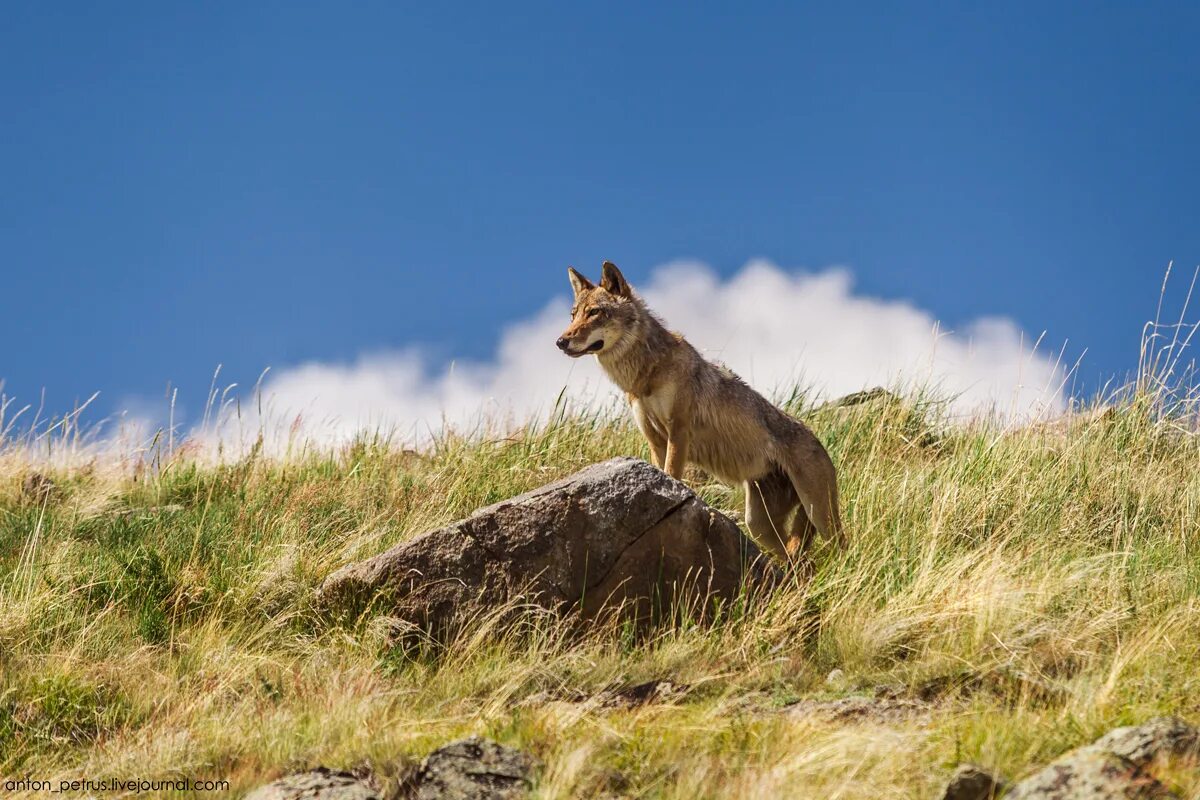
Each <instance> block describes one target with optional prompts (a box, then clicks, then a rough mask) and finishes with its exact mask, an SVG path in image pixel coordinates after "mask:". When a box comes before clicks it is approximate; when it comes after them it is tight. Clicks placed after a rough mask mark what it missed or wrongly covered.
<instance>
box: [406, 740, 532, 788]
mask: <svg viewBox="0 0 1200 800" xmlns="http://www.w3.org/2000/svg"><path fill="white" fill-rule="evenodd" d="M533 767H534V762H533V759H532V758H530V757H529V756H528V755H526V754H525V753H522V752H521V751H520V750H514V749H512V748H511V747H505V746H504V745H501V744H497V743H496V742H493V741H489V740H487V739H481V738H480V737H478V736H472V737H470V738H469V739H462V740H461V741H457V742H451V743H450V744H448V745H446V746H445V747H441V748H439V749H437V750H434V751H433V752H432V753H430V754H429V756H428V757H427V758H426V759H425V761H424V763H422V764H421V767H420V769H419V770H417V772H416V774H415V776H414V777H413V778H412V780H411V783H410V785H409V787H408V788H409V791H408V793H407V796H408V797H412V798H415V800H516V799H517V798H522V797H525V796H526V795H527V794H528V793H529V789H530V787H531V785H532V774H533Z"/></svg>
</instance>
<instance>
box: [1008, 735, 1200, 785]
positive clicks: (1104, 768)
mask: <svg viewBox="0 0 1200 800" xmlns="http://www.w3.org/2000/svg"><path fill="white" fill-rule="evenodd" d="M1197 739H1198V736H1197V730H1196V728H1194V727H1193V726H1191V725H1189V724H1188V723H1186V722H1184V721H1183V720H1181V719H1179V718H1177V717H1157V718H1155V719H1152V720H1149V721H1148V722H1145V723H1143V724H1141V725H1133V726H1130V727H1126V728H1116V729H1114V730H1112V731H1109V732H1108V733H1107V734H1105V735H1104V736H1101V737H1100V738H1099V739H1097V740H1096V741H1095V742H1093V743H1092V744H1090V745H1087V746H1085V747H1080V748H1077V749H1075V750H1072V751H1071V752H1069V753H1067V754H1066V755H1064V756H1062V757H1061V758H1059V759H1057V760H1056V761H1054V762H1053V763H1051V764H1050V765H1049V766H1047V767H1045V768H1044V769H1042V770H1040V771H1039V772H1037V773H1035V774H1034V775H1032V776H1030V777H1028V778H1026V779H1025V780H1023V781H1021V782H1019V783H1018V784H1017V785H1016V786H1014V787H1013V789H1012V792H1010V793H1009V794H1007V795H1005V800H1084V798H1087V799H1088V800H1092V799H1093V798H1095V800H1110V799H1111V800H1118V798H1119V799H1120V800H1133V798H1138V799H1139V800H1141V799H1144V798H1173V797H1175V795H1174V794H1173V793H1172V792H1171V791H1170V790H1168V789H1167V787H1165V786H1164V785H1163V784H1161V783H1160V782H1159V781H1158V780H1157V779H1156V778H1155V777H1154V776H1153V775H1152V774H1150V772H1148V771H1147V769H1146V767H1147V766H1149V765H1150V764H1151V763H1152V762H1153V761H1154V759H1155V758H1157V757H1158V756H1160V755H1175V756H1180V755H1186V754H1189V753H1191V754H1195V753H1196V747H1197Z"/></svg>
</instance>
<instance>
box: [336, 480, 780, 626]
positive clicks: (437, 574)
mask: <svg viewBox="0 0 1200 800" xmlns="http://www.w3.org/2000/svg"><path fill="white" fill-rule="evenodd" d="M771 569H772V568H771V567H770V565H769V564H768V563H767V561H766V558H765V557H763V556H762V554H761V553H760V551H759V550H758V548H757V547H756V546H755V545H754V544H753V543H752V542H751V541H750V540H749V539H747V538H746V537H745V536H744V535H742V533H741V531H740V530H738V527H737V525H735V524H734V523H733V522H732V521H731V520H730V519H728V518H727V517H725V516H723V515H721V514H720V513H718V512H716V511H714V510H713V509H711V508H709V507H708V506H707V505H706V504H705V503H704V502H703V501H701V500H700V499H699V498H697V497H696V495H695V494H694V493H693V492H692V490H691V489H689V488H688V487H687V486H686V485H684V484H683V483H680V482H679V481H677V480H675V479H673V478H671V477H669V476H668V475H666V473H664V472H662V471H661V470H659V469H657V468H655V467H653V466H651V465H650V464H647V463H646V462H645V461H641V460H638V459H633V458H615V459H612V460H610V461H605V462H603V463H600V464H595V465H593V466H590V467H588V468H586V469H584V470H581V471H580V472H577V473H575V474H574V475H572V476H570V477H568V478H565V479H563V480H560V481H557V482H555V483H551V484H548V485H546V486H543V487H541V488H540V489H535V490H534V491H532V492H528V493H526V494H523V495H520V496H518V497H514V498H511V499H509V500H505V501H503V502H500V503H497V504H495V505H491V506H488V507H486V508H482V509H480V510H479V511H476V512H475V513H474V514H472V515H471V516H470V517H468V518H467V519H464V520H460V521H458V522H455V523H452V524H451V525H448V526H446V527H445V528H441V529H439V530H435V531H431V532H429V533H425V534H423V535H421V536H418V537H417V538H415V539H413V540H411V541H408V542H404V543H402V544H400V545H397V546H396V547H393V548H392V549H390V550H388V551H386V552H384V553H382V554H380V555H377V556H375V557H373V558H369V559H367V560H366V561H361V562H358V563H355V564H350V565H348V566H346V567H343V568H341V569H339V570H338V571H337V572H335V573H333V574H332V575H330V576H329V577H328V578H327V579H326V580H325V582H324V584H323V585H322V586H321V588H320V589H319V590H318V593H317V603H318V606H319V607H321V608H323V609H324V610H326V611H328V612H332V613H335V614H341V615H358V614H361V613H363V612H364V611H366V610H368V609H373V610H379V611H382V612H384V613H387V614H390V615H392V616H394V617H396V618H397V619H398V620H400V621H402V622H407V623H411V624H414V625H417V626H419V627H421V628H424V629H428V630H433V631H435V632H444V631H446V630H447V629H448V628H452V627H453V626H454V625H455V624H456V623H458V622H460V621H461V620H463V619H464V618H466V617H468V616H477V615H478V614H480V613H486V612H487V611H488V610H490V609H495V608H504V607H505V606H506V604H507V605H510V606H511V605H515V604H517V603H524V604H532V605H535V606H539V607H541V608H545V609H549V610H554V611H563V610H567V609H578V610H580V611H582V613H583V615H584V616H585V617H593V616H596V615H598V614H600V613H601V612H603V611H606V610H611V609H614V608H617V607H621V608H622V609H623V611H624V612H625V613H628V614H630V615H632V616H634V617H636V618H638V619H640V620H646V619H649V618H650V617H651V616H652V615H653V614H654V613H657V612H661V611H664V610H666V609H677V608H679V607H681V606H682V607H686V608H688V609H689V610H692V611H695V612H703V611H705V610H707V609H709V608H711V602H712V600H714V599H720V600H724V601H730V600H733V599H734V598H736V597H737V596H738V595H739V593H740V592H741V591H742V590H743V588H744V587H745V586H746V585H747V584H748V583H749V584H750V585H752V586H754V585H759V584H764V583H765V582H766V580H767V578H768V576H770V575H771V574H772V573H771Z"/></svg>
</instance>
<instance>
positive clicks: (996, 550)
mask: <svg viewBox="0 0 1200 800" xmlns="http://www.w3.org/2000/svg"><path fill="white" fill-rule="evenodd" d="M1151 410H1152V409H1151V408H1150V406H1149V404H1147V403H1143V402H1142V401H1140V400H1132V401H1128V402H1125V403H1122V404H1121V405H1119V406H1118V407H1115V408H1112V409H1110V410H1108V411H1107V412H1105V413H1103V414H1098V415H1097V414H1092V415H1086V416H1079V417H1077V418H1073V419H1072V420H1070V421H1063V422H1056V423H1053V424H1046V425H1041V426H1031V427H1027V428H1023V429H1020V430H1012V431H1004V430H1001V429H999V428H994V427H993V428H986V427H980V428H974V429H970V430H964V429H942V428H941V427H940V426H938V425H937V424H936V423H935V422H932V421H930V418H931V416H932V411H931V409H929V408H927V407H922V406H921V405H920V403H919V402H917V401H911V402H908V403H905V404H900V405H895V404H893V405H889V404H887V403H871V404H865V405H862V406H856V407H853V408H849V409H825V410H821V411H819V412H817V413H813V414H805V415H803V416H805V418H806V419H807V420H808V421H809V422H810V423H811V424H812V426H813V427H814V429H816V431H817V432H818V434H819V435H820V437H821V438H822V440H823V441H825V442H826V443H827V445H828V446H829V449H830V451H831V453H832V454H833V457H834V460H835V462H836V463H837V464H838V466H839V468H840V470H841V482H842V491H843V502H844V505H843V510H844V515H845V517H846V522H847V528H848V531H849V533H850V535H851V538H852V545H851V547H850V549H849V550H848V551H847V552H845V553H841V554H835V553H829V552H824V551H819V552H818V553H817V555H816V557H817V562H818V569H817V571H816V574H815V577H814V578H813V580H812V581H811V583H809V584H808V585H806V586H793V587H790V588H788V589H786V590H785V591H783V592H781V593H780V594H779V595H778V596H777V597H775V598H774V599H773V600H772V601H771V602H770V603H769V604H768V605H767V606H766V607H764V608H759V609H756V610H755V611H754V612H753V613H751V614H748V615H744V616H742V617H740V618H737V619H734V620H730V621H726V622H724V623H722V624H721V625H720V626H718V627H715V628H710V629H700V628H694V627H681V628H678V629H673V630H666V631H662V632H661V633H660V635H658V636H656V637H655V638H653V639H652V640H650V641H637V640H633V639H630V638H629V637H628V636H626V635H625V634H624V632H623V631H621V630H615V629H605V630H597V631H595V633H594V634H593V635H591V636H590V637H588V638H586V639H585V640H583V641H579V640H573V639H568V638H567V637H566V636H565V635H563V632H562V631H561V630H560V629H558V628H556V627H555V625H554V624H553V623H551V622H548V621H540V622H536V624H534V625H533V626H532V630H531V631H527V632H525V633H524V634H523V635H519V636H518V635H513V634H505V635H502V634H500V633H498V632H495V631H491V630H489V629H488V627H487V624H486V622H482V623H480V624H479V625H478V626H477V627H476V629H475V630H474V631H473V632H472V633H471V634H470V635H467V636H464V637H463V638H462V639H461V640H458V641H456V642H454V643H452V644H451V645H450V646H449V647H448V648H445V649H438V648H433V647H430V648H428V649H427V650H425V651H423V652H410V653H407V654H402V653H398V652H394V651H390V650H389V649H388V648H387V647H386V645H385V635H384V631H385V628H386V625H385V624H384V623H383V621H379V620H374V621H364V622H363V623H362V624H360V625H359V626H357V627H349V628H347V627H330V626H327V625H323V624H321V623H320V622H318V621H317V620H316V618H315V617H314V615H313V614H312V613H311V612H310V608H309V602H310V596H311V592H312V590H313V589H314V588H315V587H316V586H317V585H318V584H319V583H320V581H321V580H322V579H323V577H324V576H325V575H327V574H328V573H330V572H331V571H332V570H334V569H336V568H337V567H339V566H341V565H342V564H344V563H346V562H347V561H349V560H352V559H358V558H362V557H365V556H368V555H371V554H373V553H376V552H378V551H380V550H381V549H383V548H386V547H388V546H390V545H391V544H393V543H395V542H398V541H401V540H404V539H406V538H408V537H411V536H413V535H415V534H417V533H420V532H421V531H424V530H426V529H429V528H431V527H434V526H437V525H439V524H442V523H445V522H447V521H449V520H453V519H455V518H458V517H462V516H464V515H466V514H468V513H470V512H471V511H472V510H474V509H475V508H476V507H478V506H480V505H482V504H485V503H489V502H493V501H496V500H499V499H502V498H504V497H508V496H510V495H512V494H515V493H517V492H521V491H524V490H527V489H530V488H533V487H536V486H538V485H541V484H543V483H545V482H546V481H549V480H552V479H554V478H558V477H561V476H563V475H566V474H568V473H570V472H573V471H574V470H576V469H578V468H580V467H582V466H584V465H586V464H589V463H592V462H595V461H598V460H602V459H605V458H608V457H611V456H614V455H619V454H632V455H641V456H643V457H646V456H647V451H646V447H645V445H644V443H643V442H642V440H641V439H640V437H639V436H638V435H637V434H636V432H635V431H634V430H632V429H631V427H630V426H629V425H628V424H627V423H626V422H624V421H620V420H616V421H611V420H604V419H596V418H590V419H584V418H566V419H561V420H558V421H556V422H554V423H552V424H549V425H546V426H541V427H540V428H538V429H535V430H529V431H526V432H524V433H523V434H520V435H516V436H514V437H512V438H508V439H505V440H502V441H490V442H485V443H480V442H471V441H465V440H459V439H455V438H447V439H444V440H442V441H439V442H438V443H437V444H436V445H435V446H433V447H431V448H430V449H429V450H427V451H424V452H420V453H414V452H403V451H400V450H398V449H393V448H388V447H384V446H381V445H377V444H371V443H362V444H359V445H356V446H354V447H350V448H348V449H346V450H345V451H344V452H341V453H338V454H336V455H334V456H324V457H319V456H310V457H305V458H293V459H291V460H289V461H286V462H280V461H273V460H267V459H262V458H258V457H248V458H245V459H243V460H241V461H238V462H236V463H231V464H227V465H225V466H219V467H210V466H202V465H201V464H200V463H198V462H197V461H196V460H195V459H194V458H192V457H189V456H188V455H187V454H186V453H185V452H184V453H177V454H174V455H170V454H166V453H158V454H155V455H154V456H153V457H152V458H151V457H147V459H146V461H145V463H143V464H142V465H141V466H136V465H135V466H133V467H131V466H129V465H124V466H120V465H115V464H107V463H95V464H91V465H88V466H83V467H78V468H72V469H63V470H59V471H51V472H49V473H48V475H49V479H50V480H51V481H52V484H53V485H52V486H51V485H50V484H47V483H46V482H45V481H42V480H39V479H38V478H36V477H32V475H33V473H34V471H35V466H34V465H33V464H31V463H30V461H29V459H28V457H27V456H25V455H23V454H22V452H21V451H20V450H10V451H9V452H7V453H6V454H5V455H3V456H0V776H4V777H10V776H12V777H33V778H38V779H43V780H51V781H54V782H55V783H57V781H58V780H59V779H63V778H66V779H72V778H78V779H91V780H96V779H99V778H103V777H122V778H143V779H161V778H165V777H174V776H188V777H191V778H196V779H201V778H209V779H221V780H228V781H229V782H230V784H231V789H230V791H229V795H230V796H236V795H237V794H238V793H240V792H241V791H244V790H245V789H246V788H249V787H251V786H253V785H256V784H258V783H260V782H263V781H264V780H267V779H270V778H273V777H275V776H277V775H279V774H281V773H283V772H285V771H289V770H293V769H297V768H304V767H308V766H313V765H316V764H324V765H328V766H333V767H343V768H355V769H357V768H367V769H370V770H371V771H373V772H374V774H375V775H376V776H377V777H378V778H379V779H380V780H383V781H389V780H394V779H395V778H396V777H397V776H398V775H400V774H401V773H403V771H404V770H405V769H406V768H407V767H408V766H409V765H411V764H412V763H414V762H415V761H417V760H419V759H420V758H421V757H422V756H423V755H424V754H426V753H427V752H428V751H430V750H431V749H433V748H434V747H436V746H438V745H440V744H442V743H444V742H445V741H447V740H448V739H451V738H454V737H459V736H463V735H466V734H470V733H480V734H483V735H486V736H490V737H493V738H495V739H497V740H499V741H502V742H504V743H507V744H512V745H515V746H519V747H521V748H524V749H526V750H528V751H529V752H531V753H533V754H534V755H535V756H536V757H537V758H538V759H540V760H541V762H542V763H543V765H544V768H543V770H542V772H541V777H540V783H539V785H538V789H537V792H538V796H540V797H592V796H601V795H606V794H607V795H610V796H631V797H655V798H658V797H663V798H687V799H688V800H693V799H694V798H701V797H703V798H708V797H713V798H718V797H719V798H727V797H745V798H752V797H771V796H778V797H815V796H824V797H828V798H857V797H864V798H866V797H872V798H876V797H904V798H927V797H930V796H933V795H934V794H935V792H936V791H937V790H938V788H939V787H940V785H941V784H942V782H943V781H944V780H945V777H946V776H947V775H948V774H949V772H950V771H951V770H952V768H953V767H954V765H955V764H957V763H958V762H959V761H960V760H971V761H975V762H978V763H980V764H983V765H985V766H988V767H992V768H994V769H996V770H998V771H999V772H1001V773H1003V774H1005V775H1006V776H1009V777H1013V776H1018V775H1021V774H1023V773H1025V772H1026V771H1028V770H1029V769H1030V768H1032V767H1034V766H1036V765H1039V764H1042V763H1044V762H1046V761H1048V760H1049V759H1051V758H1053V757H1054V756H1055V755H1057V754H1059V753H1060V752H1062V751H1064V750H1066V749H1068V748H1071V747H1073V746H1075V745H1078V744H1081V743H1084V742H1087V741H1090V740H1091V739H1093V738H1095V737H1096V736H1098V735H1099V734H1101V733H1102V732H1104V731H1106V730H1107V729H1109V728H1111V727H1113V726H1115V725H1118V724H1123V723H1129V722H1135V721H1141V720H1142V719H1144V718H1146V717H1149V716H1152V715H1155V714H1161V713H1177V714H1182V715H1184V716H1187V717H1190V718H1191V719H1192V720H1193V721H1200V602H1198V599H1200V524H1198V523H1200V441H1198V440H1197V438H1196V437H1195V436H1193V435H1191V434H1188V433H1184V432H1182V431H1180V430H1178V429H1177V428H1175V427H1173V426H1172V425H1171V424H1170V423H1169V422H1166V421H1162V420H1161V419H1160V420H1159V421H1155V419H1156V415H1155V414H1153V413H1151ZM693 484H694V485H697V486H698V487H699V488H700V491H701V494H702V495H703V496H704V497H705V499H706V500H708V501H709V502H711V503H713V504H715V505H716V506H718V507H720V508H723V509H727V510H738V509H740V501H741V498H740V495H739V493H738V492H734V491H730V490H728V489H726V488H724V487H722V486H719V485H716V484H711V483H708V482H706V480H705V478H704V477H703V476H701V475H695V476H694V481H693ZM831 673H832V674H831ZM648 681H669V682H670V683H671V684H672V685H673V687H674V689H673V691H670V692H664V693H663V696H660V697H657V698H655V697H651V698H650V701H649V702H646V703H643V704H637V703H633V702H629V701H622V695H621V690H622V689H624V688H628V687H630V686H634V685H637V684H642V683H645V682H648ZM850 696H861V697H866V698H872V699H873V698H876V697H879V698H883V702H881V703H879V704H877V705H876V706H870V705H867V706H864V707H865V709H866V710H865V711H863V712H862V713H860V714H857V715H855V714H841V715H838V714H837V713H835V712H832V711H831V712H829V713H822V709H825V708H826V706H821V705H818V704H814V702H812V701H823V700H831V699H837V698H842V697H850ZM798 701H809V702H799V704H797V703H798ZM832 708H835V709H836V708H838V707H836V706H835V707H832ZM1173 780H1174V781H1175V785H1176V788H1177V789H1178V790H1179V791H1180V792H1181V793H1183V794H1184V795H1185V796H1190V797H1200V777H1197V776H1196V775H1195V774H1189V773H1188V772H1187V771H1186V770H1184V769H1183V768H1181V767H1179V768H1176V769H1175V771H1174V773H1173ZM31 796H44V795H43V794H39V793H36V792H35V793H32V794H31ZM189 796H205V797H217V796H220V793H219V792H218V793H206V794H203V795H189Z"/></svg>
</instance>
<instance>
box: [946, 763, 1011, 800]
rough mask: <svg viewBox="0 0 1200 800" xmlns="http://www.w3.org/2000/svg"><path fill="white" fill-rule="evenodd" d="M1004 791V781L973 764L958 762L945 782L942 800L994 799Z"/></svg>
mask: <svg viewBox="0 0 1200 800" xmlns="http://www.w3.org/2000/svg"><path fill="white" fill-rule="evenodd" d="M1003 793H1004V782H1003V781H1000V780H997V779H996V778H995V777H994V776H993V775H992V774H991V773H989V772H986V771H984V770H983V769H981V768H979V767H977V766H975V765H974V764H959V765H958V768H957V769H955V770H954V774H953V775H951V776H950V782H949V783H947V784H946V792H945V794H943V795H942V800H994V798H997V797H999V796H1000V795H1001V794H1003Z"/></svg>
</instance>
